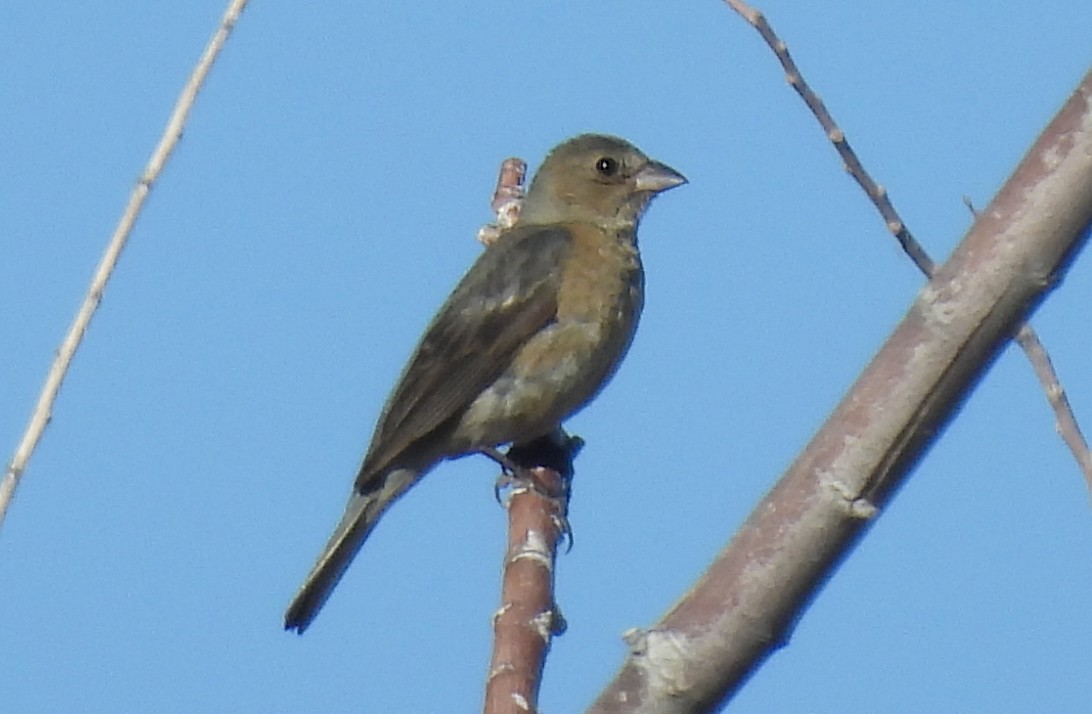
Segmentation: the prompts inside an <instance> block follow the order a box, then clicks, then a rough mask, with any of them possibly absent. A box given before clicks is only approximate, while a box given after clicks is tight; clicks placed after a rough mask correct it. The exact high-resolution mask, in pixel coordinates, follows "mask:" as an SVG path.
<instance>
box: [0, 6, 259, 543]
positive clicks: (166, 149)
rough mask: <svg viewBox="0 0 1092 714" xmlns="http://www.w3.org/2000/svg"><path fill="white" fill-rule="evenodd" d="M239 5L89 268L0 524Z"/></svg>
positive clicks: (2, 500) (4, 492) (15, 464)
mask: <svg viewBox="0 0 1092 714" xmlns="http://www.w3.org/2000/svg"><path fill="white" fill-rule="evenodd" d="M244 7H246V0H230V2H229V3H228V7H227V9H226V10H225V11H224V16H223V18H221V20H220V27H219V28H218V29H217V30H216V32H215V34H213V36H212V39H211V40H209V44H208V46H207V47H206V48H205V52H204V54H203V55H201V59H200V60H198V62H197V66H196V67H194V70H193V73H192V74H191V75H190V78H189V81H188V82H186V86H185V87H184V88H183V89H182V94H181V95H180V96H179V97H178V101H177V102H176V103H175V106H174V111H173V112H171V116H170V119H168V120H167V127H166V128H165V129H164V130H163V135H162V136H161V137H160V139H159V144H158V145H157V146H156V148H155V151H154V152H152V156H151V158H150V159H149V160H148V164H147V165H146V166H145V167H144V172H143V173H142V174H141V175H140V179H139V180H138V181H137V184H136V186H134V187H133V191H132V193H131V194H130V195H129V203H128V204H127V205H126V206H125V212H124V213H122V215H121V220H120V221H119V222H118V225H117V228H116V229H115V230H114V235H113V236H112V237H111V238H110V243H109V244H108V245H107V246H106V252H105V253H104V254H103V256H102V260H101V261H100V262H99V265H98V268H97V269H96V270H95V275H94V277H93V278H92V279H91V286H90V287H89V288H88V291H87V295H86V296H85V297H84V300H83V304H82V305H81V306H80V310H79V312H78V313H77V314H76V319H75V320H73V322H72V326H71V327H69V328H68V334H66V335H65V338H64V341H63V342H62V343H61V346H60V348H59V349H58V350H57V354H56V357H54V359H53V364H52V365H51V366H50V369H49V374H48V375H47V376H46V381H45V385H43V387H42V393H41V395H40V396H39V397H38V403H37V405H35V407H34V411H33V413H32V414H31V416H30V422H29V423H28V424H27V428H26V432H25V433H24V434H23V438H22V440H21V441H20V442H19V445H18V446H17V447H16V449H15V454H14V455H13V456H12V459H11V462H10V463H9V464H8V467H7V470H6V471H5V473H4V478H3V480H2V481H0V525H3V523H4V517H5V516H6V515H7V512H8V506H9V505H10V504H11V500H12V498H13V497H14V495H15V489H16V488H17V487H18V485H19V481H20V479H21V478H22V476H23V473H24V472H25V471H26V468H27V463H28V462H29V461H30V457H31V456H32V455H33V454H34V450H35V448H36V447H37V446H38V442H39V441H40V440H41V438H42V434H43V433H45V428H46V426H47V425H48V424H49V421H50V419H51V417H52V414H53V403H54V402H55V401H56V399H57V393H58V392H59V391H60V389H61V383H62V382H64V378H65V376H66V374H67V373H68V367H69V365H71V364H72V358H73V357H74V356H75V354H76V350H77V349H79V346H80V342H81V341H82V340H83V336H84V334H85V333H86V332H87V327H88V325H89V324H90V322H91V318H92V317H93V316H94V314H95V310H97V309H98V306H99V303H100V302H102V294H103V291H104V290H105V289H106V283H107V282H108V281H109V280H110V276H111V275H112V274H113V272H114V267H115V266H116V265H117V262H118V258H120V257H121V251H122V249H123V248H125V244H126V242H127V241H128V240H129V234H130V233H131V232H132V230H133V225H134V224H135V223H136V220H137V218H138V217H139V216H140V211H141V209H142V208H143V206H144V201H145V199H146V198H147V197H148V193H149V191H151V188H152V186H153V185H154V184H155V182H156V180H157V179H158V178H159V175H160V173H161V172H162V171H163V167H164V166H165V165H166V163H167V160H168V159H169V158H170V156H171V152H173V151H174V148H175V146H177V145H178V141H179V139H181V138H182V128H183V126H184V125H185V123H186V118H187V117H188V116H189V113H190V110H191V109H192V108H193V104H194V101H195V100H196V99H197V93H198V92H199V91H200V90H201V86H202V85H203V84H204V82H205V78H206V77H207V76H208V73H209V70H210V69H211V68H212V64H213V62H215V61H216V57H217V55H219V53H220V50H221V49H223V47H224V43H225V42H227V38H228V36H229V35H230V34H231V30H232V28H234V26H235V23H236V22H237V21H238V20H239V16H240V14H241V13H242V11H243V8H244Z"/></svg>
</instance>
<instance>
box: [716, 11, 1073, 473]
mask: <svg viewBox="0 0 1092 714" xmlns="http://www.w3.org/2000/svg"><path fill="white" fill-rule="evenodd" d="M725 2H727V3H728V5H729V7H731V8H732V9H733V10H735V11H736V12H737V13H739V15H740V16H741V17H743V19H744V20H746V21H747V22H748V23H750V24H751V25H752V26H753V27H754V28H755V29H756V30H757V31H758V34H760V35H761V36H762V39H763V40H765V42H766V44H767V45H769V47H770V49H771V50H773V52H774V55H775V56H776V57H777V60H778V62H780V63H781V66H782V68H784V70H785V78H786V80H787V81H788V83H789V84H790V85H792V88H793V89H795V90H796V92H797V94H799V95H800V98H801V99H803V100H804V103H805V104H806V105H807V106H808V109H810V110H811V113H812V114H813V115H815V118H816V120H817V121H818V122H819V125H820V126H821V127H823V131H824V132H825V133H826V135H827V138H828V139H830V142H831V143H832V144H834V148H835V150H837V152H838V155H839V156H840V157H841V158H842V161H843V162H844V164H845V168H846V171H848V172H849V174H850V175H851V176H852V177H853V179H854V180H855V181H856V182H857V185H858V186H860V187H861V190H862V191H864V192H865V194H867V195H868V198H869V199H870V200H871V201H872V204H873V205H874V206H875V207H876V210H877V211H879V213H880V216H881V217H882V218H883V220H884V223H885V224H886V225H887V229H888V230H889V231H891V233H892V235H894V236H895V239H896V240H898V241H899V245H901V246H902V249H903V251H905V252H906V254H907V255H908V256H910V259H911V260H913V261H914V265H916V266H917V267H918V270H920V271H921V272H922V273H924V274H925V276H926V277H932V276H933V270H934V269H935V267H936V264H935V263H934V262H933V259H932V258H930V257H929V254H928V253H926V251H925V249H924V248H923V247H922V246H921V244H920V243H918V241H917V239H915V238H914V236H913V234H911V233H910V229H909V228H907V226H906V224H905V223H904V222H903V220H902V217H901V216H900V215H899V212H898V211H897V210H896V209H895V206H894V204H892V203H891V199H890V197H888V195H887V191H886V189H884V187H883V186H881V185H879V184H878V183H876V181H875V180H874V179H873V178H872V175H871V174H869V173H868V171H867V170H866V169H865V167H864V165H863V164H862V163H861V160H860V159H859V158H858V157H857V152H855V151H854V150H853V147H851V146H850V145H849V141H847V140H846V137H845V134H844V133H843V132H842V130H841V129H839V128H838V125H837V124H836V123H835V121H834V118H833V117H832V116H831V115H830V112H829V111H827V108H826V105H825V104H823V101H822V100H821V99H820V98H819V95H817V94H816V93H815V92H814V91H812V89H811V86H809V85H808V83H807V82H806V81H805V80H804V76H803V75H802V74H801V72H800V69H799V68H798V67H797V66H796V62H795V61H794V60H793V58H792V55H790V54H789V50H788V46H787V45H786V44H785V42H784V41H782V40H781V38H779V37H778V36H777V33H775V32H774V30H773V28H772V27H771V26H770V23H769V22H767V20H766V16H765V15H763V14H762V13H761V12H759V11H758V10H755V9H754V8H753V7H751V6H750V5H748V4H747V3H745V2H743V0H725ZM1016 342H1017V344H1019V345H1020V348H1021V349H1023V350H1024V354H1025V355H1026V356H1027V358H1028V361H1030V362H1031V366H1032V369H1034V370H1035V375H1036V377H1038V378H1039V384H1040V385H1042V387H1043V391H1044V392H1045V393H1046V395H1047V401H1048V402H1049V403H1050V407H1051V409H1052V410H1053V411H1054V417H1055V424H1056V426H1057V429H1058V433H1059V434H1061V437H1062V441H1064V442H1065V444H1066V446H1068V447H1069V450H1070V451H1071V452H1072V453H1073V458H1075V459H1076V460H1077V466H1078V467H1080V469H1081V472H1082V473H1083V474H1084V479H1085V482H1086V484H1087V485H1088V489H1089V493H1090V494H1092V452H1090V451H1089V448H1088V442H1087V441H1085V438H1084V436H1083V435H1082V434H1081V429H1080V426H1079V425H1078V424H1077V419H1076V417H1075V416H1074V415H1073V409H1072V407H1071V406H1070V404H1069V399H1068V398H1066V395H1065V390H1064V389H1062V385H1061V382H1060V380H1059V379H1058V374H1057V372H1055V371H1054V365H1053V363H1052V362H1051V360H1050V355H1048V354H1047V351H1046V348H1045V347H1043V343H1042V342H1041V341H1040V340H1039V336H1038V335H1037V334H1036V333H1035V330H1034V328H1032V326H1031V325H1030V324H1028V323H1024V324H1023V325H1021V326H1020V330H1019V332H1018V333H1017V335H1016Z"/></svg>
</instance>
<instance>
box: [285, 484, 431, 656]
mask: <svg viewBox="0 0 1092 714" xmlns="http://www.w3.org/2000/svg"><path fill="white" fill-rule="evenodd" d="M423 475H424V471H423V470H420V469H396V470H394V471H391V472H389V473H387V474H385V475H384V476H383V477H382V478H378V479H376V480H375V485H374V486H373V487H371V488H368V489H367V490H366V491H363V492H362V491H359V490H357V488H355V487H354V488H353V492H352V494H351V495H350V496H349V503H348V504H347V505H346V506H345V515H343V516H342V517H341V522H340V523H338V524H337V528H336V529H335V530H334V534H333V535H332V536H330V540H329V541H328V542H327V543H326V547H325V548H324V549H323V550H322V554H321V555H319V558H318V560H317V561H315V565H314V567H313V568H311V572H310V573H309V574H308V575H307V580H305V581H304V583H303V586H302V587H301V588H300V590H299V592H298V593H296V597H295V598H293V599H292V603H291V604H290V605H289V606H288V611H287V612H285V614H284V629H286V630H295V631H296V632H298V633H299V634H301V635H302V634H303V631H304V630H306V629H307V627H308V626H309V625H310V624H311V621H312V620H314V619H315V617H316V616H317V615H318V613H319V610H321V609H322V606H323V604H325V602H326V599H327V598H328V597H330V593H332V592H333V590H334V588H335V587H336V586H337V584H338V582H339V581H340V580H341V576H342V575H344V574H345V570H346V569H347V568H348V567H349V563H351V562H353V558H354V557H356V554H357V552H359V551H360V547H361V546H362V545H364V541H365V540H366V539H367V537H368V534H369V533H371V532H372V528H374V527H375V524H376V523H377V522H378V521H379V517H380V516H382V515H383V513H384V511H386V510H387V508H389V507H390V505H391V504H392V503H394V501H395V499H397V498H398V497H399V496H401V495H402V494H403V493H405V492H406V490H407V489H409V487H410V486H412V485H413V484H415V483H417V481H418V480H420V478H421V476H423Z"/></svg>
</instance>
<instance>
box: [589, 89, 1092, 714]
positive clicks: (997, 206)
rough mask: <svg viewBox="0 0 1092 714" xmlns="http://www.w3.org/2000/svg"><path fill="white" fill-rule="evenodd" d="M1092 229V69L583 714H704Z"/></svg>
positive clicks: (801, 599)
mask: <svg viewBox="0 0 1092 714" xmlns="http://www.w3.org/2000/svg"><path fill="white" fill-rule="evenodd" d="M1090 230H1092V72H1089V74H1087V75H1086V76H1085V77H1084V78H1083V80H1082V81H1081V84H1080V85H1079V86H1078V87H1077V90H1076V91H1075V92H1074V94H1073V95H1072V96H1071V97H1070V98H1069V100H1068V101H1067V102H1066V104H1065V105H1064V106H1063V107H1062V109H1061V111H1060V112H1059V113H1058V114H1057V115H1056V116H1055V117H1054V119H1053V120H1052V121H1051V122H1050V124H1049V125H1048V126H1047V128H1046V129H1045V130H1044V131H1043V133H1042V134H1041V135H1040V137H1039V138H1038V140H1037V141H1036V142H1035V144H1034V145H1033V146H1032V147H1031V149H1030V151H1029V152H1028V153H1027V155H1026V156H1025V157H1024V159H1023V160H1022V161H1021V163H1020V165H1019V166H1018V167H1017V169H1016V171H1015V173H1014V174H1013V175H1012V176H1011V177H1010V178H1009V180H1008V181H1007V182H1006V183H1005V185H1004V186H1003V187H1002V188H1001V190H1000V192H999V193H998V194H997V196H996V197H995V198H994V200H993V201H992V202H991V203H990V205H989V206H988V207H987V208H986V210H985V211H984V212H983V213H982V215H981V216H980V217H979V219H978V220H977V221H975V223H974V225H973V226H972V227H971V229H970V231H969V232H968V234H967V235H966V237H965V238H964V239H963V241H962V242H961V243H960V245H959V247H958V248H957V249H956V251H955V252H954V253H953V254H952V257H951V258H950V259H949V260H948V262H947V263H945V264H944V265H942V266H941V267H940V268H939V269H938V270H937V271H936V274H935V275H934V277H933V279H932V280H931V281H930V283H929V284H928V285H927V286H926V287H925V288H924V289H923V290H922V291H921V293H920V294H919V295H918V297H917V299H916V300H915V301H914V303H913V304H912V305H911V307H910V310H909V312H908V313H907V314H906V316H905V317H904V318H903V320H902V322H901V323H900V324H899V326H898V327H897V328H896V330H895V332H894V333H893V334H892V335H891V337H890V338H888V340H887V342H886V343H885V344H884V346H883V347H882V348H881V350H880V352H879V353H878V354H877V355H876V357H875V358H874V359H873V361H872V362H871V363H870V364H869V365H868V367H866V368H865V370H864V372H863V373H862V374H861V376H860V377H859V378H858V380H857V382H856V383H855V384H854V385H853V387H852V388H851V389H850V391H849V393H848V394H847V395H846V396H845V397H844V398H843V400H842V402H841V403H840V404H839V405H838V407H837V408H836V409H835V411H834V413H833V414H832V415H831V417H830V418H829V419H828V420H827V422H826V423H825V424H824V425H823V426H822V427H821V428H820V430H819V432H818V433H817V434H816V435H815V437H814V438H813V439H812V441H811V442H810V443H809V444H808V446H807V447H806V448H805V449H804V451H803V452H802V453H801V454H800V456H799V457H798V458H797V459H796V461H795V462H794V463H793V464H792V465H791V466H790V467H789V469H788V471H787V472H786V473H785V474H784V475H783V476H782V478H781V480H780V481H779V483H778V484H777V485H776V486H775V487H774V488H773V490H772V491H771V492H770V493H769V494H768V495H767V496H766V497H765V498H764V499H763V501H762V502H761V503H760V504H759V505H758V507H757V508H756V509H755V511H754V512H753V513H752V514H751V516H750V517H749V518H748V520H747V522H746V523H745V524H744V525H743V527H742V528H741V529H740V530H739V532H738V533H737V534H736V535H735V537H734V538H733V539H732V541H731V542H730V543H729V544H728V546H727V547H726V548H725V550H724V551H722V552H721V553H720V555H719V556H718V557H717V559H716V560H715V561H714V562H713V564H712V565H711V566H710V568H709V570H708V571H707V572H706V573H705V575H703V576H702V578H701V579H700V580H699V581H698V583H697V584H696V585H695V586H694V587H693V588H692V589H691V590H690V592H689V593H687V594H686V595H685V596H684V597H683V598H682V599H681V600H680V601H679V602H678V603H676V605H675V606H674V607H672V609H671V610H670V611H669V612H668V613H667V614H666V615H665V616H664V617H663V619H661V620H660V622H658V623H657V624H656V625H654V626H653V627H652V628H651V629H649V630H647V631H645V632H642V633H638V635H636V636H634V637H631V638H630V642H631V647H630V652H629V654H628V656H627V658H626V661H625V663H624V664H623V666H622V669H621V671H620V672H619V673H618V674H617V676H616V678H615V679H614V681H612V682H611V683H610V684H609V685H608V686H607V688H606V689H605V690H604V691H603V693H602V694H601V695H600V697H599V698H598V699H597V700H596V702H595V703H594V704H593V706H592V707H591V708H590V709H589V711H590V712H595V713H597V714H606V713H608V712H609V713H611V714H620V713H621V712H642V713H651V712H656V713H657V714H672V713H674V712H688V713H689V712H706V711H711V710H713V709H715V708H716V707H718V706H720V705H722V704H723V703H724V702H725V701H726V700H727V699H728V698H729V697H731V695H732V694H734V693H735V692H736V691H737V690H738V688H739V687H740V686H741V684H742V683H743V682H744V681H745V679H746V678H747V676H748V675H750V674H751V673H752V672H753V671H754V670H755V669H756V668H757V667H758V666H759V665H760V664H761V662H762V661H763V660H764V659H765V658H766V657H768V656H769V655H770V653H771V652H772V651H773V650H774V649H775V648H776V647H778V646H780V645H781V644H783V643H784V642H786V641H787V639H788V636H789V634H790V632H791V629H792V626H793V624H794V623H795V622H796V621H797V620H798V619H799V617H800V616H801V614H802V613H803V611H804V608H805V607H806V606H807V604H808V602H809V601H810V600H811V599H812V598H813V597H814V596H815V594H816V593H817V592H818V590H819V588H820V587H821V585H822V583H823V582H824V581H825V580H826V578H828V577H830V575H831V573H832V572H833V571H834V568H835V567H836V566H837V565H838V563H839V562H840V561H841V560H842V559H843V558H844V557H845V556H846V555H847V554H848V552H849V551H850V549H851V548H852V547H853V545H854V544H855V543H856V541H857V539H858V538H860V537H861V536H862V535H863V534H864V532H865V530H866V528H867V526H868V525H869V524H870V523H871V522H872V520H873V519H874V517H875V516H876V515H878V513H879V509H880V508H881V507H882V506H883V505H884V504H885V503H886V501H887V500H888V499H889V498H890V497H891V495H892V494H893V493H894V491H895V490H896V489H897V488H898V487H899V486H900V485H901V484H902V483H903V482H904V481H905V479H906V478H907V477H908V475H909V473H910V471H911V469H912V468H913V467H914V466H915V465H916V464H917V462H918V460H919V459H920V458H921V457H922V455H923V454H924V453H925V451H926V450H927V449H928V448H929V446H930V445H932V443H933V442H934V441H935V440H936V438H937V436H938V435H939V434H940V433H941V431H943V429H944V427H945V426H946V425H947V424H948V423H949V422H950V421H951V419H952V418H953V417H954V415H955V414H956V412H957V411H958V409H959V406H960V405H961V404H962V402H963V400H964V399H966V397H967V396H968V395H969V394H970V392H971V390H972V389H973V387H974V385H975V384H976V383H977V382H978V380H979V379H980V378H981V377H982V376H983V375H984V374H985V372H986V370H987V369H988V368H989V366H990V365H991V364H992V363H993V360H994V358H995V357H996V356H997V354H998V353H999V352H1000V350H1001V349H1002V348H1003V347H1004V346H1005V345H1006V344H1007V343H1008V341H1009V340H1010V339H1011V337H1012V334H1013V332H1014V331H1015V329H1016V328H1017V326H1018V325H1019V324H1020V321H1021V320H1023V319H1024V318H1025V317H1026V316H1027V315H1028V314H1029V313H1030V312H1031V311H1032V310H1033V309H1034V308H1035V307H1036V306H1037V305H1038V304H1039V302H1040V301H1041V300H1042V299H1043V298H1044V297H1045V295H1046V293H1047V291H1048V290H1049V289H1050V288H1052V287H1053V286H1054V285H1056V284H1057V283H1058V280H1059V279H1060V277H1061V275H1062V273H1063V272H1064V271H1065V269H1066V267H1067V266H1068V264H1069V262H1070V261H1071V260H1072V259H1073V258H1074V256H1075V255H1076V253H1077V251H1078V250H1079V249H1080V248H1081V247H1082V246H1083V244H1084V242H1085V241H1086V240H1087V238H1088V235H1089V231H1090Z"/></svg>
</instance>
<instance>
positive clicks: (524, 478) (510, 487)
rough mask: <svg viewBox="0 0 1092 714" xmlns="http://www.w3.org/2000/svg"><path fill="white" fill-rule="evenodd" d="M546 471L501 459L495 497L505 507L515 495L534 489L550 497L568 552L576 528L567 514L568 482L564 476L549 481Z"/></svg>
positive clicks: (555, 521) (555, 519) (543, 495)
mask: <svg viewBox="0 0 1092 714" xmlns="http://www.w3.org/2000/svg"><path fill="white" fill-rule="evenodd" d="M543 471H545V469H540V468H524V467H521V466H516V465H515V464H512V463H511V462H509V463H508V464H504V463H501V474H500V476H498V477H497V480H496V482H495V483H494V484H493V497H494V498H495V499H496V500H497V503H498V504H500V505H501V506H504V507H505V508H507V507H508V504H509V503H510V502H511V499H512V498H513V497H514V496H516V495H518V494H520V493H527V492H528V491H534V492H535V493H537V494H538V495H539V496H541V497H542V498H545V499H547V500H549V501H550V502H551V503H552V504H553V505H554V508H553V511H554V514H553V516H552V518H553V521H554V525H555V526H556V527H557V531H558V535H559V536H560V537H561V538H562V539H564V540H565V544H566V545H565V552H566V553H568V552H569V551H571V550H572V549H573V528H572V524H570V523H569V518H568V516H567V515H566V512H567V511H568V505H569V487H568V482H567V481H566V480H564V479H561V481H560V484H559V483H557V482H555V481H554V480H553V479H550V481H546V480H544V479H543V478H541V477H540V476H541V474H542V472H543ZM502 494H503V495H502Z"/></svg>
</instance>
